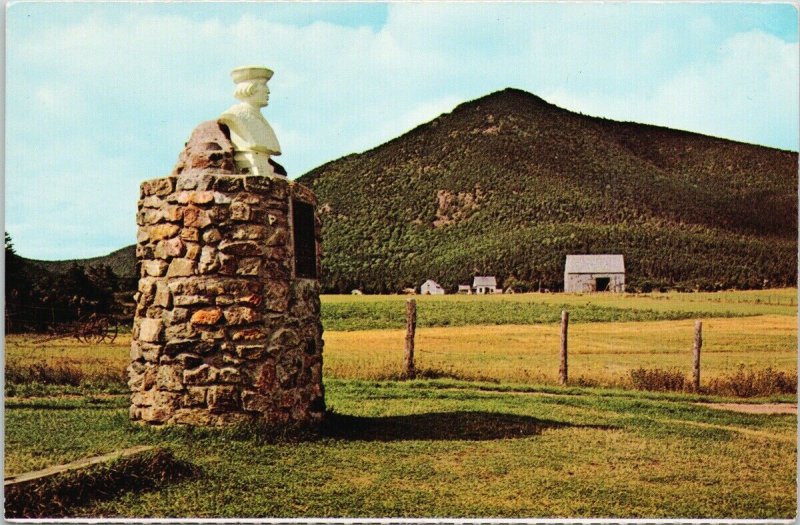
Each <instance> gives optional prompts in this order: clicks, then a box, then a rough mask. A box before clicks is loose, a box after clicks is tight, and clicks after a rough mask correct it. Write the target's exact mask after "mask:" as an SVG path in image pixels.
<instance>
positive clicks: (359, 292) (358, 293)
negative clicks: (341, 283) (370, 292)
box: [350, 288, 364, 295]
mask: <svg viewBox="0 0 800 525" xmlns="http://www.w3.org/2000/svg"><path fill="white" fill-rule="evenodd" d="M350 294H351V295H364V292H362V291H361V290H359V289H358V288H356V289H355V290H353V291H352V292H350Z"/></svg>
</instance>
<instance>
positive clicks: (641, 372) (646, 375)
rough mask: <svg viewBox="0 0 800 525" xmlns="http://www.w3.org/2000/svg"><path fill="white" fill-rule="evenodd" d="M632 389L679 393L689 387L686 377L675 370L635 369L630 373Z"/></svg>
mask: <svg viewBox="0 0 800 525" xmlns="http://www.w3.org/2000/svg"><path fill="white" fill-rule="evenodd" d="M630 378H631V383H632V384H633V387H634V388H636V389H638V390H655V391H659V392H680V391H682V390H684V389H686V388H687V387H688V386H689V381H687V379H686V376H685V375H684V373H683V372H681V371H680V370H677V369H670V370H662V369H660V368H641V367H639V368H637V369H635V370H631V371H630Z"/></svg>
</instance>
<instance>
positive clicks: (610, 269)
mask: <svg viewBox="0 0 800 525" xmlns="http://www.w3.org/2000/svg"><path fill="white" fill-rule="evenodd" d="M564 273H625V261H624V259H623V257H622V255H610V254H604V255H567V263H566V265H565V266H564Z"/></svg>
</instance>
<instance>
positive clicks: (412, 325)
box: [403, 299, 417, 379]
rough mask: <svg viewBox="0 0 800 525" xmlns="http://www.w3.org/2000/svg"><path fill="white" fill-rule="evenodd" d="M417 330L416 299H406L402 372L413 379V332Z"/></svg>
mask: <svg viewBox="0 0 800 525" xmlns="http://www.w3.org/2000/svg"><path fill="white" fill-rule="evenodd" d="M416 331H417V301H416V300H415V299H407V300H406V353H405V356H404V357H403V374H404V375H405V377H407V378H409V379H414V376H416V374H417V371H416V369H415V368H414V334H415V333H416Z"/></svg>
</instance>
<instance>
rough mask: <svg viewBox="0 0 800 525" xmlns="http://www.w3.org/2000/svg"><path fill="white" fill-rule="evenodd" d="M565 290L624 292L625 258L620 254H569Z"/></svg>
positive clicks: (565, 269) (576, 291)
mask: <svg viewBox="0 0 800 525" xmlns="http://www.w3.org/2000/svg"><path fill="white" fill-rule="evenodd" d="M564 291H565V292H568V293H586V292H624V291H625V260H624V258H623V257H622V255H619V254H602V255H567V262H566V264H565V265H564Z"/></svg>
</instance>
